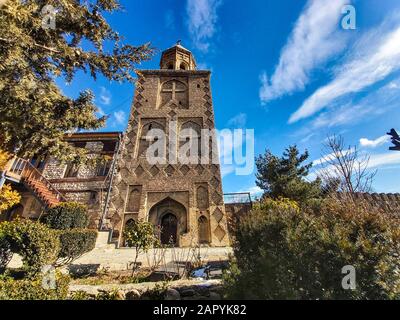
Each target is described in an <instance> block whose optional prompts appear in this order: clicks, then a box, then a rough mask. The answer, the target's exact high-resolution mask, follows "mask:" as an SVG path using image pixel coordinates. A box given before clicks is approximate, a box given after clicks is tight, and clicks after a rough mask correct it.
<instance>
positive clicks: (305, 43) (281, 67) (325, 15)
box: [260, 0, 350, 103]
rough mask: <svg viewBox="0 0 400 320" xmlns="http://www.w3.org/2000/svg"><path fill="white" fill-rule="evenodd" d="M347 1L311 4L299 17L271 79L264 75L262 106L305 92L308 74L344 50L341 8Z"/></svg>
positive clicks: (314, 0) (312, 1) (314, 1)
mask: <svg viewBox="0 0 400 320" xmlns="http://www.w3.org/2000/svg"><path fill="white" fill-rule="evenodd" d="M349 2H350V1H348V0H335V1H326V0H310V1H308V3H307V5H306V7H305V9H304V10H303V12H302V13H301V15H300V17H299V19H298V20H297V22H296V25H295V27H294V29H293V31H292V34H291V35H290V37H289V40H288V42H287V43H286V45H285V47H284V48H283V49H282V52H281V56H280V59H279V63H278V65H277V67H276V69H275V72H274V74H273V75H272V77H271V78H270V79H268V77H267V75H266V74H265V73H264V74H262V76H261V82H262V86H261V89H260V99H261V101H262V102H263V103H265V102H268V101H270V100H273V99H275V98H278V97H280V96H282V95H285V94H290V93H292V92H294V91H296V90H302V89H304V87H305V85H306V84H307V83H308V82H309V81H310V73H311V71H312V70H313V69H315V68H316V67H319V66H320V65H321V64H322V63H324V62H326V61H327V60H328V59H329V58H331V57H333V56H334V55H336V54H337V53H338V52H340V51H341V50H342V49H343V48H344V44H345V42H346V39H347V37H346V36H345V35H344V34H343V32H341V31H340V28H339V20H340V18H341V17H342V15H341V8H342V7H343V6H344V5H345V4H348V3H349Z"/></svg>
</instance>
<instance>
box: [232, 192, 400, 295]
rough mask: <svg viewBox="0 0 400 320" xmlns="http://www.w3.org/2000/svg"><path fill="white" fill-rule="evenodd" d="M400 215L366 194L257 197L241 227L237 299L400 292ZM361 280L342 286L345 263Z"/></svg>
mask: <svg viewBox="0 0 400 320" xmlns="http://www.w3.org/2000/svg"><path fill="white" fill-rule="evenodd" d="M399 230H400V219H399V218H398V217H396V216H394V215H393V216H392V215H390V214H389V213H386V212H384V211H382V210H380V209H377V208H374V207H371V206H370V205H369V204H367V203H363V202H359V201H357V202H354V203H353V202H351V201H348V202H345V203H344V202H341V201H338V200H335V199H327V200H325V201H323V203H322V205H320V206H318V207H317V209H316V210H314V208H312V207H311V208H301V209H300V210H298V209H297V208H294V207H293V206H287V207H285V206H281V205H272V206H271V205H270V204H265V203H261V204H256V205H255V207H254V209H253V210H252V212H251V213H250V214H249V215H246V217H244V218H243V219H242V220H241V222H240V225H239V226H238V228H237V230H236V234H235V237H234V239H235V241H234V246H233V247H234V253H235V258H236V260H235V261H234V263H233V265H232V267H231V270H230V273H227V274H226V275H225V287H226V289H227V298H229V299H262V300H264V299H399V298H400V273H399V270H400V260H399V256H400V231H399ZM345 266H353V267H354V268H355V270H356V288H355V289H354V290H345V289H344V288H343V287H342V281H343V278H344V274H343V273H342V270H343V269H342V268H343V267H345Z"/></svg>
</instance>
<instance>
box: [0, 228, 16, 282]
mask: <svg viewBox="0 0 400 320" xmlns="http://www.w3.org/2000/svg"><path fill="white" fill-rule="evenodd" d="M12 256H13V253H12V252H11V246H10V244H9V243H8V241H7V240H6V239H5V237H4V236H2V235H0V274H2V273H3V272H4V271H5V269H6V266H7V264H8V263H9V262H10V260H11V258H12Z"/></svg>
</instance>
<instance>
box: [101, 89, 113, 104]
mask: <svg viewBox="0 0 400 320" xmlns="http://www.w3.org/2000/svg"><path fill="white" fill-rule="evenodd" d="M100 103H101V104H104V105H106V106H108V105H110V103H111V92H110V91H108V90H107V89H106V88H105V87H100Z"/></svg>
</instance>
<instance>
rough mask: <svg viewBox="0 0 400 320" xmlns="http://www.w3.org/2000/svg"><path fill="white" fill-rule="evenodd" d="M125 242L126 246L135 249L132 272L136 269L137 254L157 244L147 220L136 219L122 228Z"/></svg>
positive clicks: (152, 228)
mask: <svg viewBox="0 0 400 320" xmlns="http://www.w3.org/2000/svg"><path fill="white" fill-rule="evenodd" d="M124 238H125V243H126V245H127V246H128V247H130V248H134V249H135V258H134V261H133V269H132V273H134V272H135V271H136V270H137V269H138V264H137V260H138V257H139V254H140V253H142V252H147V251H148V250H149V249H150V248H152V247H154V246H157V245H158V244H159V242H158V239H157V237H156V236H155V232H154V226H153V225H152V224H151V223H150V222H147V221H136V222H134V223H131V224H127V225H126V226H125V230H124Z"/></svg>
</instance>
